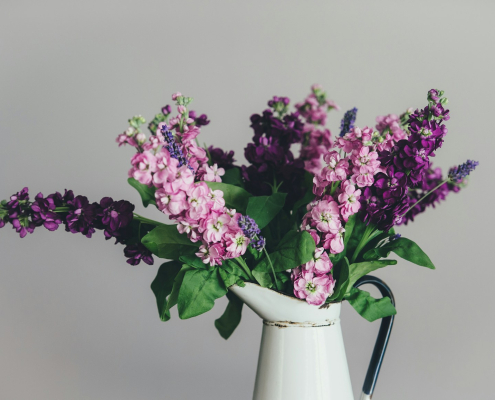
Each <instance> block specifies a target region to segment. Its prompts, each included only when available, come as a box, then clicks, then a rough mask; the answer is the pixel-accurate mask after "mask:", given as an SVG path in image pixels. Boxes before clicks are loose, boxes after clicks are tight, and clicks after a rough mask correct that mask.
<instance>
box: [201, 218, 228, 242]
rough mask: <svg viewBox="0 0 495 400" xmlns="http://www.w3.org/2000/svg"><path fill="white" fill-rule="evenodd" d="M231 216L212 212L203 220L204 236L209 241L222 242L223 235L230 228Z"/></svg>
mask: <svg viewBox="0 0 495 400" xmlns="http://www.w3.org/2000/svg"><path fill="white" fill-rule="evenodd" d="M230 220H231V218H230V216H229V215H228V214H220V213H217V212H215V211H214V212H212V213H211V214H210V215H209V216H208V217H207V218H206V219H204V220H203V224H202V228H203V230H204V231H203V238H204V240H205V241H206V242H208V243H216V242H220V240H221V239H222V236H223V235H224V234H225V233H226V232H227V231H228V230H229V223H230Z"/></svg>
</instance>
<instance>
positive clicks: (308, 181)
mask: <svg viewBox="0 0 495 400" xmlns="http://www.w3.org/2000/svg"><path fill="white" fill-rule="evenodd" d="M304 187H305V188H306V192H305V193H304V196H303V198H302V199H299V200H298V201H296V203H295V204H294V207H293V212H294V213H296V211H297V210H299V208H301V207H302V206H306V205H307V204H308V203H309V202H311V201H312V200H313V199H314V198H315V195H314V194H313V174H311V173H309V172H307V171H306V172H305V173H304Z"/></svg>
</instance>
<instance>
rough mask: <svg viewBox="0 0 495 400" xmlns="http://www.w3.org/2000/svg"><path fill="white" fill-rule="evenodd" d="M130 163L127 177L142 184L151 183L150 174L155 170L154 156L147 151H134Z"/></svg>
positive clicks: (151, 176)
mask: <svg viewBox="0 0 495 400" xmlns="http://www.w3.org/2000/svg"><path fill="white" fill-rule="evenodd" d="M131 164H132V168H131V169H130V170H129V177H130V178H134V179H136V180H137V181H138V182H139V183H142V184H143V185H151V181H152V178H153V175H152V174H153V173H154V172H155V171H156V157H155V156H154V155H153V154H152V153H150V152H149V151H144V152H142V153H136V154H135V155H134V157H132V159H131Z"/></svg>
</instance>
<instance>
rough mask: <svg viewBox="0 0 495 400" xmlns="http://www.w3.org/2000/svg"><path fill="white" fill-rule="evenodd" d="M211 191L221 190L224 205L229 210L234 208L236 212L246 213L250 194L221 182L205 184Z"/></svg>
mask: <svg viewBox="0 0 495 400" xmlns="http://www.w3.org/2000/svg"><path fill="white" fill-rule="evenodd" d="M205 183H206V184H207V185H208V187H209V188H210V189H211V190H221V191H222V192H223V198H224V199H225V205H226V206H227V207H229V208H235V210H236V211H237V212H240V213H242V214H245V213H246V208H247V205H248V201H249V198H250V197H251V194H250V193H249V192H247V191H245V190H244V189H243V188H240V187H238V186H234V185H229V184H227V183H222V182H205Z"/></svg>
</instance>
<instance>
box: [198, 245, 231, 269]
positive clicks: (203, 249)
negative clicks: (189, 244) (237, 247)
mask: <svg viewBox="0 0 495 400" xmlns="http://www.w3.org/2000/svg"><path fill="white" fill-rule="evenodd" d="M196 255H197V256H198V257H199V258H201V260H203V263H204V264H210V265H211V266H212V267H213V266H215V265H222V258H223V257H224V255H225V249H224V248H223V246H222V245H221V244H220V243H216V244H214V245H211V246H209V247H207V246H206V245H204V244H203V245H202V246H200V247H199V251H198V252H197V253H196Z"/></svg>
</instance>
